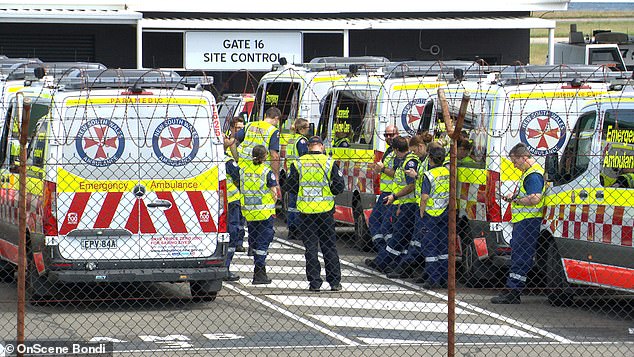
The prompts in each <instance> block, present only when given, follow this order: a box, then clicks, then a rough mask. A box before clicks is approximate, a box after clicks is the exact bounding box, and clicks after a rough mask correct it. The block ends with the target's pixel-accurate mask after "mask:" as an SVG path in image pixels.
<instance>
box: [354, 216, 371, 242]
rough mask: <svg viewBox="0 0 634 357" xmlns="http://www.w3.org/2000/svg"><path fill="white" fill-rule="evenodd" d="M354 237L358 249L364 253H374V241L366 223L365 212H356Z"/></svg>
mask: <svg viewBox="0 0 634 357" xmlns="http://www.w3.org/2000/svg"><path fill="white" fill-rule="evenodd" d="M354 236H355V245H356V247H357V249H359V250H360V251H362V252H370V251H372V239H371V237H370V229H369V228H368V225H367V224H366V223H365V217H364V216H363V211H361V210H356V212H355V214H354Z"/></svg>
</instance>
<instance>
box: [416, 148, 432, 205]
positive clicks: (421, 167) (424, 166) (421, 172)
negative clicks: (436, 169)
mask: <svg viewBox="0 0 634 357" xmlns="http://www.w3.org/2000/svg"><path fill="white" fill-rule="evenodd" d="M427 170H429V157H425V160H423V161H422V162H421V163H419V164H418V170H416V171H417V174H418V176H417V177H416V186H415V187H414V194H415V195H416V201H417V202H419V203H420V196H422V195H423V191H422V186H423V177H425V172H427Z"/></svg>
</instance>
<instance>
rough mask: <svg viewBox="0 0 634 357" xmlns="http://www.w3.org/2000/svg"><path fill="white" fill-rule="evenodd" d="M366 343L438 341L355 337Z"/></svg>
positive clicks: (416, 343)
mask: <svg viewBox="0 0 634 357" xmlns="http://www.w3.org/2000/svg"><path fill="white" fill-rule="evenodd" d="M357 338H358V339H359V340H361V341H363V342H364V343H366V344H368V345H400V344H412V345H422V344H428V343H438V341H421V340H396V339H392V338H370V337H357Z"/></svg>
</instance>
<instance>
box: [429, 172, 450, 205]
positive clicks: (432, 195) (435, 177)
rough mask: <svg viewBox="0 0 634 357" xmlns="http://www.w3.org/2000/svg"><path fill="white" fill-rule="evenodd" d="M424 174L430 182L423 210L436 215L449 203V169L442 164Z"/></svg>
mask: <svg viewBox="0 0 634 357" xmlns="http://www.w3.org/2000/svg"><path fill="white" fill-rule="evenodd" d="M425 176H426V177H427V179H428V180H429V182H430V183H431V190H430V192H429V199H428V200H427V206H426V207H425V212H427V214H429V215H430V216H434V217H438V216H440V215H441V214H443V212H445V210H446V209H447V206H448V205H449V169H448V168H447V167H446V166H444V165H442V166H437V167H434V168H433V169H431V170H429V171H427V172H425Z"/></svg>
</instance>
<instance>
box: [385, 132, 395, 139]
mask: <svg viewBox="0 0 634 357" xmlns="http://www.w3.org/2000/svg"><path fill="white" fill-rule="evenodd" d="M383 136H385V137H386V138H391V137H393V136H396V134H394V133H383Z"/></svg>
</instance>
